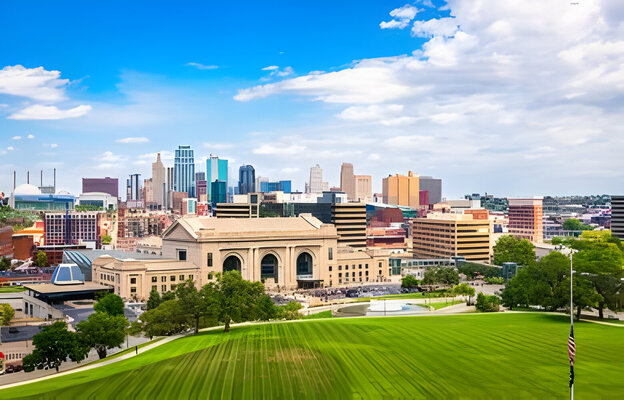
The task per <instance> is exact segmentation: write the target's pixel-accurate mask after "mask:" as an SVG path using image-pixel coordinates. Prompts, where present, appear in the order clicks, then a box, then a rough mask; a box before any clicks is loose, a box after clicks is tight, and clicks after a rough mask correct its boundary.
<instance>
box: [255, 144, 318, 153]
mask: <svg viewBox="0 0 624 400" xmlns="http://www.w3.org/2000/svg"><path fill="white" fill-rule="evenodd" d="M305 150H306V147H305V146H301V145H297V144H291V145H272V144H263V145H261V146H259V147H257V148H255V149H253V153H254V154H261V155H282V156H293V155H297V154H301V153H303V152H304V151H305Z"/></svg>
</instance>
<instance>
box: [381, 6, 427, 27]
mask: <svg viewBox="0 0 624 400" xmlns="http://www.w3.org/2000/svg"><path fill="white" fill-rule="evenodd" d="M420 11H422V10H421V9H419V8H417V7H414V6H412V5H409V4H406V5H404V6H403V7H399V8H395V9H394V10H392V11H390V16H391V17H392V18H393V19H391V20H390V21H387V22H385V21H382V22H381V23H380V24H379V27H380V28H381V29H403V28H405V27H407V26H408V25H409V23H410V21H411V20H413V19H414V17H416V14H418V13H419V12H420Z"/></svg>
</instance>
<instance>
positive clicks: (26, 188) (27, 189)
mask: <svg viewBox="0 0 624 400" xmlns="http://www.w3.org/2000/svg"><path fill="white" fill-rule="evenodd" d="M13 194H14V195H16V194H17V195H20V194H22V195H24V194H41V190H39V188H38V187H37V186H35V185H30V184H28V183H24V184H22V185H19V186H18V187H16V188H15V190H14V191H13Z"/></svg>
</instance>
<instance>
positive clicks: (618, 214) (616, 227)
mask: <svg viewBox="0 0 624 400" xmlns="http://www.w3.org/2000/svg"><path fill="white" fill-rule="evenodd" d="M611 233H612V234H613V236H617V237H619V238H620V239H624V196H617V195H614V196H611Z"/></svg>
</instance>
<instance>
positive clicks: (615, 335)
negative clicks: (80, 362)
mask: <svg viewBox="0 0 624 400" xmlns="http://www.w3.org/2000/svg"><path fill="white" fill-rule="evenodd" d="M568 323H569V321H568V320H567V319H566V318H565V317H560V316H553V315H543V314H499V315H459V316H439V317H434V316H431V317H393V318H354V319H323V320H309V321H304V322H296V323H277V324H262V325H250V326H244V327H235V328H233V329H232V331H231V332H229V333H227V334H224V333H221V332H206V333H202V334H200V335H196V336H190V337H185V338H182V339H179V340H176V341H173V342H170V343H166V344H164V345H162V346H160V347H159V348H157V349H154V350H159V351H157V352H156V351H148V352H145V353H144V354H140V355H139V356H137V357H133V358H131V359H128V360H122V361H119V362H117V363H114V364H110V365H105V366H102V367H99V368H97V369H94V370H91V371H85V372H80V373H76V374H71V375H67V376H61V377H58V378H55V379H50V380H47V381H42V382H39V383H35V384H30V385H25V386H22V387H16V388H11V389H6V390H2V391H0V399H1V398H12V399H13V398H33V399H34V398H37V399H41V398H43V399H46V398H61V399H62V398H68V399H82V398H133V399H143V398H145V399H177V398H185V399H187V398H224V397H225V398H248V399H252V398H257V399H267V398H271V399H282V398H283V399H290V398H293V399H294V398H297V399H333V398H364V399H369V398H370V399H378V398H514V399H515V398H566V397H567V396H568V386H567V379H568V372H569V367H568V364H567V349H566V344H567V335H568V333H569V331H568V329H569V326H568ZM620 329H621V328H620ZM575 333H576V337H577V364H576V394H577V397H578V398H583V399H586V398H589V399H592V398H607V399H608V398H623V397H624V387H623V385H622V381H621V376H623V375H624V359H623V357H622V354H624V332H622V331H621V330H618V328H617V327H609V326H604V325H598V324H590V323H580V324H577V325H576V329H575ZM117 364H119V365H117ZM29 396H30V397H29Z"/></svg>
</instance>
